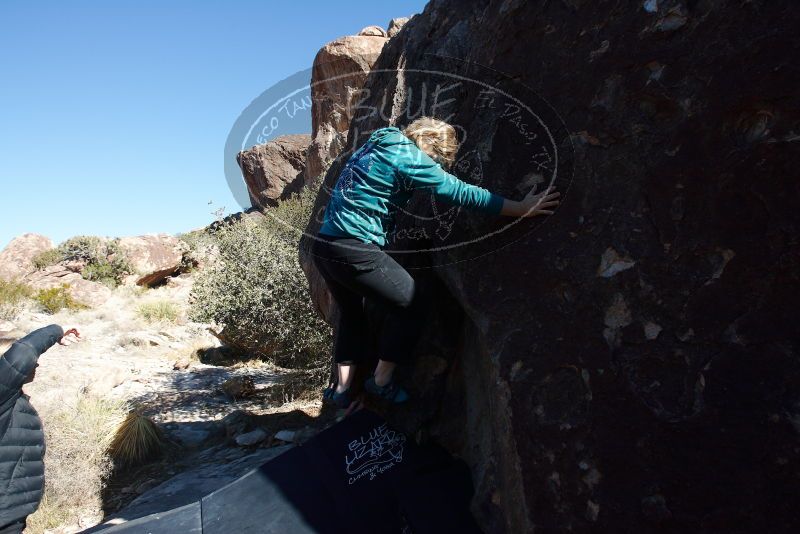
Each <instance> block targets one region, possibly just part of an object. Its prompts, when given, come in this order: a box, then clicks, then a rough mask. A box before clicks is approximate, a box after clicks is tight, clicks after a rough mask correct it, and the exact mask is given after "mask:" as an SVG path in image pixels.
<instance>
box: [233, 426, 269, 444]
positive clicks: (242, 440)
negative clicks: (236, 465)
mask: <svg viewBox="0 0 800 534" xmlns="http://www.w3.org/2000/svg"><path fill="white" fill-rule="evenodd" d="M265 439H267V433H266V432H264V430H262V429H260V428H257V429H255V430H253V431H252V432H248V433H247V434H241V435H239V436H236V444H237V445H239V446H241V447H251V446H253V445H255V444H257V443H261V442H262V441H264V440H265Z"/></svg>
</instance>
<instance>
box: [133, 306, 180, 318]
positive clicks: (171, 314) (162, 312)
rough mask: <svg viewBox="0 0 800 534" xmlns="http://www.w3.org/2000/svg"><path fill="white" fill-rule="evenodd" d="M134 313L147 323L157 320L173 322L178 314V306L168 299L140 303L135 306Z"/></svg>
mask: <svg viewBox="0 0 800 534" xmlns="http://www.w3.org/2000/svg"><path fill="white" fill-rule="evenodd" d="M136 313H137V314H138V315H139V317H141V318H142V319H144V320H145V321H147V322H148V323H153V322H157V321H166V322H170V323H174V322H175V321H177V320H178V315H180V311H179V310H178V306H176V305H175V304H174V303H172V302H170V301H168V300H159V301H155V302H145V303H142V304H140V305H139V306H138V307H137V308H136Z"/></svg>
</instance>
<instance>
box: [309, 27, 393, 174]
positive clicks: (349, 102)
mask: <svg viewBox="0 0 800 534" xmlns="http://www.w3.org/2000/svg"><path fill="white" fill-rule="evenodd" d="M370 28H372V26H370ZM365 29H366V28H365ZM362 31H363V30H362ZM381 31H382V30H381ZM387 41H388V39H387V38H386V37H385V32H384V36H374V35H351V36H347V37H340V38H339V39H336V40H335V41H332V42H330V43H328V44H326V45H325V46H323V47H322V49H320V51H319V52H317V56H316V57H315V58H314V67H313V69H312V73H311V100H312V104H313V105H312V108H311V124H312V134H311V137H312V142H311V146H310V147H309V149H308V161H307V166H306V179H307V180H312V179H314V178H316V177H318V176H319V175H320V174H322V172H323V171H324V169H325V168H326V167H327V166H328V164H329V163H330V162H331V161H332V160H333V158H335V157H336V156H337V155H338V154H339V152H341V150H342V148H344V146H345V144H346V143H347V131H348V129H349V128H350V119H351V118H352V117H353V109H354V107H355V104H356V102H357V99H358V96H359V93H360V91H361V88H362V87H363V86H364V82H365V81H366V79H367V74H368V73H369V71H370V69H372V65H373V63H375V60H376V59H378V55H379V54H380V53H381V50H382V49H383V45H384V44H386V42H387Z"/></svg>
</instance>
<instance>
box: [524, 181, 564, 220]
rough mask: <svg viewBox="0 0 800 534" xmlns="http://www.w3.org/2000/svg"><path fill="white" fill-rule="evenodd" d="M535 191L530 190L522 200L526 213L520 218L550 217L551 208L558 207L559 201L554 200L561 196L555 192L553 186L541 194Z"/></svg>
mask: <svg viewBox="0 0 800 534" xmlns="http://www.w3.org/2000/svg"><path fill="white" fill-rule="evenodd" d="M535 191H536V189H535V188H534V189H531V191H530V192H529V193H528V194H527V195H525V198H524V199H523V200H522V203H523V205H524V206H525V212H526V213H524V214H522V215H521V216H522V217H535V216H537V215H552V214H553V209H552V208H555V207H556V206H558V204H559V201H558V200H556V199H557V198H558V197H560V196H561V193H559V192H558V191H556V188H555V186H550V187H548V188H547V189H545V190H544V191H542V192H541V193H536V192H535Z"/></svg>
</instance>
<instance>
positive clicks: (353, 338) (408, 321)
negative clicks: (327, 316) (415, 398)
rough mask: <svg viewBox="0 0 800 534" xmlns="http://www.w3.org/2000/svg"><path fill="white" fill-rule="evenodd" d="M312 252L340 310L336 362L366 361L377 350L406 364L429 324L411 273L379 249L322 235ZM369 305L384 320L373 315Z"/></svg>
mask: <svg viewBox="0 0 800 534" xmlns="http://www.w3.org/2000/svg"><path fill="white" fill-rule="evenodd" d="M311 252H312V254H313V255H314V261H315V263H316V265H317V268H318V269H319V271H320V273H321V274H322V276H323V278H325V281H326V282H327V283H328V289H330V292H331V295H332V296H333V298H334V300H335V301H336V304H337V305H338V306H339V310H340V317H339V324H338V328H336V338H335V339H336V341H335V342H334V349H333V354H334V360H335V361H336V362H337V363H359V362H363V361H366V360H369V359H370V358H371V357H373V356H375V355H374V354H370V350H371V349H372V348H377V351H378V354H377V356H378V357H379V358H380V359H382V360H386V361H389V362H394V363H400V364H402V363H407V362H408V361H409V358H410V356H411V352H412V351H413V349H414V345H415V344H416V341H417V338H418V336H419V330H420V328H421V327H422V322H423V320H424V319H423V314H422V313H421V312H420V310H419V309H418V308H419V298H418V297H417V292H416V290H415V289H416V288H415V283H414V279H413V278H412V277H411V275H410V274H408V271H406V270H405V269H404V268H403V267H402V266H401V265H400V264H399V263H397V262H396V261H395V260H394V259H392V258H391V257H390V256H389V255H388V254H386V253H385V252H384V251H383V250H381V248H380V247H378V246H377V245H375V244H373V243H364V242H363V241H359V240H357V239H351V238H343V237H331V236H327V235H319V236H317V240H316V241H315V242H314V245H313V246H312V248H311ZM365 304H366V305H367V306H366V307H365ZM369 305H374V307H375V308H377V311H378V312H381V313H380V314H379V315H381V316H382V317H375V316H374V315H373V314H371V313H370V314H369V316H368V313H367V310H369V309H370V306H369ZM373 336H375V337H373ZM376 338H377V339H376Z"/></svg>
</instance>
